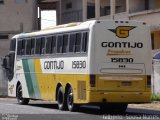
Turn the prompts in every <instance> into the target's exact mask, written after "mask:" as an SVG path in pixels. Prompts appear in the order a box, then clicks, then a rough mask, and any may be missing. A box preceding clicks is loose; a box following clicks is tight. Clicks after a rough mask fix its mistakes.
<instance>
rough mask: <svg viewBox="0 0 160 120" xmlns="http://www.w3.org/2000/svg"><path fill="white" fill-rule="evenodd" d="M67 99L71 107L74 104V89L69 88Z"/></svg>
mask: <svg viewBox="0 0 160 120" xmlns="http://www.w3.org/2000/svg"><path fill="white" fill-rule="evenodd" d="M67 98H68V99H67V101H68V106H69V107H71V106H73V91H72V89H69V91H68V97H67Z"/></svg>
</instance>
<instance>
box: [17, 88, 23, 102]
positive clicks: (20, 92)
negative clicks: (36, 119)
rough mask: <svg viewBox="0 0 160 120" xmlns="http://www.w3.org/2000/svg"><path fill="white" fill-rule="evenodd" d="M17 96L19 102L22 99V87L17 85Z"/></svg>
mask: <svg viewBox="0 0 160 120" xmlns="http://www.w3.org/2000/svg"><path fill="white" fill-rule="evenodd" d="M17 98H18V101H19V102H21V101H22V100H23V97H22V87H19V89H18V93H17Z"/></svg>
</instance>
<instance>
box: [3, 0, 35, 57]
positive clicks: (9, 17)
mask: <svg viewBox="0 0 160 120" xmlns="http://www.w3.org/2000/svg"><path fill="white" fill-rule="evenodd" d="M36 18H37V8H36V1H35V0H4V4H0V35H8V36H9V39H10V38H11V37H12V36H13V35H15V34H18V33H21V32H30V31H33V30H36V29H37V21H36ZM9 39H0V56H4V55H5V54H7V52H8V49H9V43H10V42H9Z"/></svg>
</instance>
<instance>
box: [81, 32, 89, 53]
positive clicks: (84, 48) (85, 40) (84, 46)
mask: <svg viewBox="0 0 160 120" xmlns="http://www.w3.org/2000/svg"><path fill="white" fill-rule="evenodd" d="M81 47H82V48H81V50H82V52H87V47H88V32H84V33H83V38H82V46H81Z"/></svg>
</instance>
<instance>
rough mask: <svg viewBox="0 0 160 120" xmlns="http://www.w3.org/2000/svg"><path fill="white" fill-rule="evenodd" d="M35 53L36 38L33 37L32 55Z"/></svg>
mask: <svg viewBox="0 0 160 120" xmlns="http://www.w3.org/2000/svg"><path fill="white" fill-rule="evenodd" d="M33 54H35V39H34V38H32V39H31V55H33Z"/></svg>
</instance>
